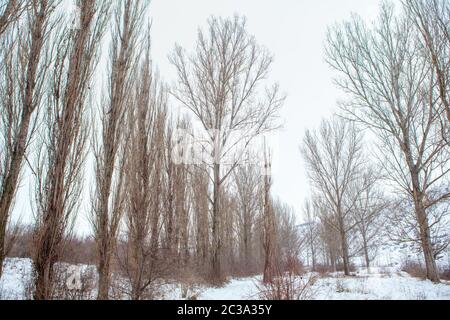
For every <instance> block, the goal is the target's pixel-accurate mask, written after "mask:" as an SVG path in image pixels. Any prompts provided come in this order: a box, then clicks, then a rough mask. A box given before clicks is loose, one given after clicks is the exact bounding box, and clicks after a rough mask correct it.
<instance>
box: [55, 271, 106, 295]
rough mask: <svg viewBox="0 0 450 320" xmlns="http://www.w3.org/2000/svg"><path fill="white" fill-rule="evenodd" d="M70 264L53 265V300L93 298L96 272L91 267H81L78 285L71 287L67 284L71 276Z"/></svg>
mask: <svg viewBox="0 0 450 320" xmlns="http://www.w3.org/2000/svg"><path fill="white" fill-rule="evenodd" d="M71 272H73V269H71V265H68V264H65V263H64V264H58V265H57V266H55V275H56V277H55V285H54V288H53V295H52V299H53V300H93V299H95V293H96V285H97V279H96V272H95V268H93V267H81V272H80V279H79V280H80V283H79V284H80V287H79V288H77V289H71V288H69V286H68V283H67V282H68V281H69V277H70V276H71Z"/></svg>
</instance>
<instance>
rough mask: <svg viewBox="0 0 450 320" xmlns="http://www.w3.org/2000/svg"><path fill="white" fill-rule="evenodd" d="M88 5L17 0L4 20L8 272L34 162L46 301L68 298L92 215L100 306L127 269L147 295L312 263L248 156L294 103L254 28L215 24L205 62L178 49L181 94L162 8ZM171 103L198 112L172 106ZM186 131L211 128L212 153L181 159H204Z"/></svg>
mask: <svg viewBox="0 0 450 320" xmlns="http://www.w3.org/2000/svg"><path fill="white" fill-rule="evenodd" d="M76 4H77V6H76V8H77V11H76V15H75V16H74V18H75V19H76V20H75V21H73V22H74V23H73V24H71V23H68V20H67V18H66V13H65V7H64V5H63V2H61V1H59V0H43V1H37V0H28V1H15V0H10V1H7V2H4V6H3V7H2V8H1V11H0V12H1V14H2V16H1V18H0V32H1V34H0V37H1V42H2V45H1V49H0V51H1V57H0V61H1V64H0V68H1V77H2V78H1V80H0V90H1V91H0V95H1V99H0V108H1V122H0V129H1V131H2V135H1V140H0V143H1V158H0V196H1V199H0V266H2V265H3V260H4V258H5V254H6V251H7V250H8V248H10V244H9V243H6V240H7V239H8V238H9V239H11V238H13V237H7V233H8V232H7V228H8V226H9V225H10V220H11V219H10V216H11V212H12V211H13V208H14V198H15V194H16V192H17V189H18V186H19V184H20V181H21V179H20V178H21V172H22V170H23V167H24V166H25V164H26V167H27V168H28V169H29V170H30V171H31V173H32V176H33V179H32V181H34V186H35V187H34V188H33V189H34V190H35V194H34V201H33V205H34V209H35V214H34V223H33V226H32V237H31V239H30V242H31V248H32V250H31V258H32V260H33V267H34V278H33V294H34V298H35V299H51V298H53V297H54V294H55V293H54V291H55V286H56V284H55V282H57V281H58V279H59V277H57V276H56V272H57V271H56V270H57V263H58V262H61V260H62V259H63V256H64V254H65V250H66V244H67V240H68V239H70V238H71V237H72V235H73V232H74V230H73V229H74V228H73V226H74V222H75V220H76V218H77V217H78V218H79V217H80V216H81V215H82V214H83V210H82V209H83V208H84V207H89V208H90V209H89V212H88V216H89V221H90V222H91V225H92V236H93V239H94V240H95V244H96V250H95V251H96V265H97V271H98V298H99V299H108V298H109V297H110V293H111V287H112V286H113V283H112V282H113V281H114V279H113V277H112V275H113V274H114V273H118V274H120V275H121V276H122V277H124V278H126V279H128V285H127V286H126V290H127V294H128V295H129V296H130V297H132V298H133V299H143V298H148V297H151V296H152V290H153V289H152V287H153V284H155V282H156V281H157V280H160V279H162V278H167V277H174V276H175V275H176V274H177V273H180V271H182V270H192V271H191V272H193V273H198V274H199V275H200V276H203V277H204V278H205V279H206V280H208V281H210V282H212V283H214V284H221V283H223V282H224V281H225V279H226V277H227V276H228V275H230V274H242V275H245V274H253V273H256V272H260V271H262V270H263V269H264V271H265V275H266V277H265V279H266V281H271V279H272V277H273V276H274V274H276V272H278V271H277V270H279V268H281V267H282V265H281V264H279V263H278V262H277V261H283V259H285V258H286V259H287V257H288V256H289V257H290V258H292V257H295V256H296V253H295V250H294V249H293V245H294V244H295V243H296V241H297V240H296V233H295V232H293V230H295V228H294V224H295V219H294V218H293V213H292V211H291V210H290V209H289V208H287V207H286V206H284V205H282V204H280V203H278V202H274V201H273V199H272V197H271V195H270V184H271V183H270V179H269V176H268V175H267V174H265V173H267V170H268V168H269V167H270V160H269V158H270V157H266V160H265V161H264V159H262V160H261V161H262V162H263V163H265V169H266V170H261V169H260V168H259V167H258V166H257V165H254V164H248V163H247V164H246V163H245V161H244V159H245V158H246V157H247V158H248V155H249V154H251V153H250V150H249V149H250V146H251V144H252V142H253V141H254V139H255V138H256V137H258V136H260V135H262V134H264V133H267V132H269V131H271V130H274V129H276V127H277V124H276V118H277V113H278V110H279V108H280V107H281V105H282V103H283V101H284V97H283V96H281V95H280V94H279V93H278V86H276V85H274V86H270V87H266V84H265V83H266V78H267V75H268V72H269V68H270V65H271V63H272V57H271V55H270V54H269V53H268V52H267V51H266V50H265V49H263V48H262V47H260V46H259V45H258V44H257V42H256V40H255V39H254V37H252V36H251V35H250V34H248V33H247V30H246V22H245V19H243V18H241V17H237V16H236V17H234V18H232V19H221V18H211V19H210V20H209V21H208V25H207V28H206V29H205V30H200V31H199V34H198V40H197V43H196V46H195V48H194V50H193V51H192V53H191V54H188V53H186V52H185V50H184V49H182V48H181V47H178V46H177V47H176V48H175V50H174V52H173V54H172V55H171V56H170V61H171V62H172V64H173V65H174V67H175V68H176V70H177V73H178V81H177V83H176V85H174V86H173V87H172V88H169V87H168V86H167V85H166V84H165V83H164V82H163V81H162V80H161V78H160V76H159V75H158V72H157V71H156V70H155V67H154V66H153V64H152V61H151V57H150V43H151V38H150V23H149V21H148V17H147V16H148V4H149V2H148V1H134V0H125V1H103V0H102V1H100V0H99V1H82V0H79V1H77V2H76ZM105 44H106V45H108V44H109V51H108V52H101V51H100V48H101V47H104V46H105ZM103 51H105V50H103ZM102 53H103V54H102ZM99 62H101V63H99ZM103 62H105V63H103ZM104 64H105V65H108V67H107V68H105V70H103V68H102V66H103V65H104ZM98 82H102V83H104V86H103V88H101V87H100V86H98V85H96V83H98ZM169 95H172V96H173V97H175V98H176V99H177V100H178V101H179V102H181V104H182V105H184V106H185V107H186V110H187V111H189V112H190V114H189V115H191V116H192V117H191V118H192V119H190V118H189V117H186V116H182V115H179V114H177V113H176V112H175V111H173V109H171V108H170V103H169ZM96 106H97V108H96ZM177 128H181V129H183V132H184V133H188V134H189V133H193V132H194V131H195V130H197V129H198V128H200V130H202V131H203V132H204V137H205V139H201V143H202V146H204V148H205V150H208V153H209V154H208V155H209V158H208V159H210V160H203V161H201V162H199V163H195V164H194V165H188V164H187V163H184V162H181V163H179V162H177V161H176V159H175V158H179V157H180V156H181V158H183V155H185V154H187V153H189V152H190V151H191V150H190V149H191V147H190V146H188V145H185V144H183V143H182V141H181V140H180V139H179V137H178V135H177V134H175V133H176V129H177ZM194 129H195V130H194ZM236 132H239V134H238V135H236ZM236 137H237V138H236ZM264 152H265V154H266V155H267V153H269V152H268V150H266V149H265V150H264ZM230 154H231V155H233V156H232V157H230ZM230 158H231V159H233V160H232V161H231V163H229V162H226V161H225V159H230ZM252 158H253V159H255V156H252ZM91 160H92V161H91ZM91 162H92V163H91ZM90 167H91V168H92V167H93V168H92V169H90ZM86 171H87V172H93V177H94V178H93V179H91V180H92V188H91V190H90V191H91V193H90V194H91V199H90V200H91V202H90V205H88V206H86V201H85V200H83V189H84V188H85V187H86V186H87V184H86V181H90V180H89V179H87V180H86V179H85V174H84V173H85V172H86ZM280 230H283V232H281V234H283V235H284V236H283V237H278V236H277V234H278V231H280ZM175 271H178V272H175ZM0 275H1V269H0Z"/></svg>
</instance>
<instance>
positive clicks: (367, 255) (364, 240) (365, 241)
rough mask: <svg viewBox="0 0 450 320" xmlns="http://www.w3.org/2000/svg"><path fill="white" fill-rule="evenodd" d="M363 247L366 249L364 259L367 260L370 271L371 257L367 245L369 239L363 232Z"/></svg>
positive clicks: (368, 270)
mask: <svg viewBox="0 0 450 320" xmlns="http://www.w3.org/2000/svg"><path fill="white" fill-rule="evenodd" d="M362 238H363V249H364V259H365V261H366V268H367V272H369V273H370V259H369V248H368V247H367V239H366V236H365V235H364V234H363V237H362Z"/></svg>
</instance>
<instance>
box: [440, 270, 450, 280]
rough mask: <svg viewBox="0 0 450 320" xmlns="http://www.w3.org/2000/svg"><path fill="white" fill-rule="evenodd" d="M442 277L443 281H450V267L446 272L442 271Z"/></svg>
mask: <svg viewBox="0 0 450 320" xmlns="http://www.w3.org/2000/svg"><path fill="white" fill-rule="evenodd" d="M440 277H441V280H450V267H447V268H445V269H444V270H442V272H441V274H440Z"/></svg>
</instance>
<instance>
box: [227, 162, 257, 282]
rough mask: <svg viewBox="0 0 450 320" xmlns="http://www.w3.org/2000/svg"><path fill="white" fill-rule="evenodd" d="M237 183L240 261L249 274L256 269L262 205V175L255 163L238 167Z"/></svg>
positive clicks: (235, 178)
mask: <svg viewBox="0 0 450 320" xmlns="http://www.w3.org/2000/svg"><path fill="white" fill-rule="evenodd" d="M234 181H235V185H236V196H237V199H236V204H237V211H236V213H237V227H238V236H239V244H240V251H239V252H240V263H241V265H242V266H245V272H246V273H247V274H248V275H249V274H252V273H253V272H255V271H256V269H255V267H256V265H255V262H256V261H255V258H254V257H253V255H254V251H255V249H256V248H255V247H254V243H255V241H254V238H255V237H256V234H255V226H256V223H257V218H258V214H259V209H260V207H261V205H260V202H261V197H260V196H259V195H260V194H261V191H262V190H261V189H262V177H261V174H260V172H259V171H258V168H257V167H256V166H253V165H245V166H239V167H237V170H236V171H235V173H234Z"/></svg>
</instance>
